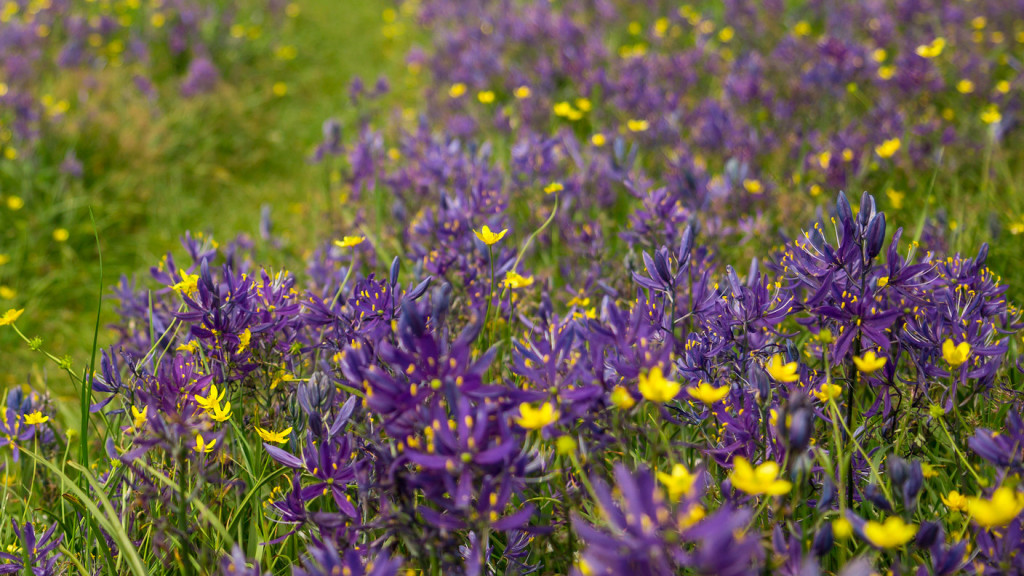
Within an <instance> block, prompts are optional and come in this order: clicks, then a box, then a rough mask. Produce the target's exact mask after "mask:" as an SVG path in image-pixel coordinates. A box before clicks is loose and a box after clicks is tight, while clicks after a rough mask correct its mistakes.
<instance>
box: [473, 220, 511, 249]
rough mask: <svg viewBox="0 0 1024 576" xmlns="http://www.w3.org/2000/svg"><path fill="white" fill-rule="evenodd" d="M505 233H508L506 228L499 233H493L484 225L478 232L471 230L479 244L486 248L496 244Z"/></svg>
mask: <svg viewBox="0 0 1024 576" xmlns="http://www.w3.org/2000/svg"><path fill="white" fill-rule="evenodd" d="M506 232H508V229H507V228H506V229H505V230H502V231H501V232H493V231H491V229H490V227H488V226H487V225H486V224H484V227H483V228H481V229H480V231H479V232H477V231H476V230H473V234H476V237H477V238H479V239H480V241H481V242H483V243H484V244H487V245H488V246H491V245H493V244H497V243H498V241H499V240H501V239H502V238H504V237H505V233H506Z"/></svg>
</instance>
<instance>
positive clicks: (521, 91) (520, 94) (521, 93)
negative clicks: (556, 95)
mask: <svg viewBox="0 0 1024 576" xmlns="http://www.w3.org/2000/svg"><path fill="white" fill-rule="evenodd" d="M531 94H533V92H532V91H531V90H530V87H529V86H520V87H519V88H516V90H515V92H513V95H514V96H515V97H516V98H517V99H519V100H526V99H527V98H529V97H530V95H531Z"/></svg>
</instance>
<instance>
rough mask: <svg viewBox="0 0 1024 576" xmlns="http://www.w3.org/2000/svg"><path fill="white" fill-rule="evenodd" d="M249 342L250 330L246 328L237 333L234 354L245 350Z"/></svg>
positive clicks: (250, 340)
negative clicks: (236, 345) (236, 348)
mask: <svg viewBox="0 0 1024 576" xmlns="http://www.w3.org/2000/svg"><path fill="white" fill-rule="evenodd" d="M250 343H252V330H250V329H248V328H246V329H245V331H243V332H242V333H241V334H239V335H238V350H236V351H235V354H241V353H242V352H245V349H246V348H248V347H249V344H250Z"/></svg>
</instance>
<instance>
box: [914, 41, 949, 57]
mask: <svg viewBox="0 0 1024 576" xmlns="http://www.w3.org/2000/svg"><path fill="white" fill-rule="evenodd" d="M945 47H946V39H945V38H936V39H935V40H932V41H931V42H929V43H928V44H921V45H920V46H918V47H917V48H916V49H915V50H914V53H915V54H917V55H918V56H920V57H921V58H928V59H932V58H937V57H938V56H939V55H940V54H942V50H943V49H944V48H945Z"/></svg>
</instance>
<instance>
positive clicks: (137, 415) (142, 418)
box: [132, 406, 149, 430]
mask: <svg viewBox="0 0 1024 576" xmlns="http://www.w3.org/2000/svg"><path fill="white" fill-rule="evenodd" d="M148 416H149V406H146V407H144V408H143V409H142V411H141V412H140V411H139V409H138V408H136V407H135V406H132V428H134V429H136V430H140V429H141V428H142V426H143V425H145V424H146V420H147V417H148Z"/></svg>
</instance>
